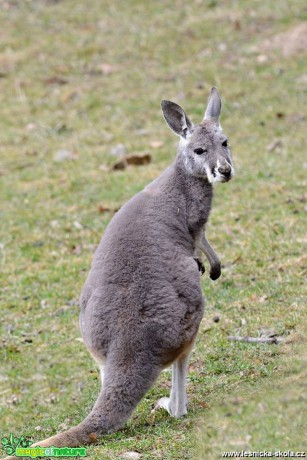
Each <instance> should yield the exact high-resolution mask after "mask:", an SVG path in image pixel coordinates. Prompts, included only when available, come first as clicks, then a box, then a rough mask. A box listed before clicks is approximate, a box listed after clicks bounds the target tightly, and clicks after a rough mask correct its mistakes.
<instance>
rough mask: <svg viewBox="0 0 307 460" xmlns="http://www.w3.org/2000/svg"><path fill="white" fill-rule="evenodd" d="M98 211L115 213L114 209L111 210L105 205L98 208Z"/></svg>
mask: <svg viewBox="0 0 307 460" xmlns="http://www.w3.org/2000/svg"><path fill="white" fill-rule="evenodd" d="M98 211H99V212H101V213H103V212H110V211H113V209H111V208H110V207H109V206H106V205H104V204H100V205H99V206H98Z"/></svg>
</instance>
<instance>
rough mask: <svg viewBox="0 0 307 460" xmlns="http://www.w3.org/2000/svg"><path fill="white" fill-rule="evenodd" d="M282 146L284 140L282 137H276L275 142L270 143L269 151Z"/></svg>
mask: <svg viewBox="0 0 307 460" xmlns="http://www.w3.org/2000/svg"><path fill="white" fill-rule="evenodd" d="M281 146H282V140H281V139H275V140H274V141H273V142H271V143H270V144H269V145H267V148H266V149H267V151H268V152H274V150H276V149H277V148H278V147H281Z"/></svg>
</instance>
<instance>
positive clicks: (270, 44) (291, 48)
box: [260, 22, 307, 57]
mask: <svg viewBox="0 0 307 460" xmlns="http://www.w3.org/2000/svg"><path fill="white" fill-rule="evenodd" d="M260 49H261V51H265V52H270V51H273V50H278V51H280V52H281V53H282V54H283V55H284V56H285V57H291V56H296V55H297V54H299V53H304V52H305V53H306V51H307V22H302V23H301V24H297V25H296V26H294V27H291V29H288V30H287V31H286V32H282V33H280V34H277V35H273V36H272V37H271V38H269V39H267V40H265V41H264V42H263V44H262V45H261V46H260Z"/></svg>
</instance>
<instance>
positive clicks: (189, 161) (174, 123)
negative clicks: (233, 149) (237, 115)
mask: <svg viewBox="0 0 307 460" xmlns="http://www.w3.org/2000/svg"><path fill="white" fill-rule="evenodd" d="M161 107H162V112H163V115H164V118H165V120H166V122H167V124H168V126H169V127H170V128H171V130H172V131H174V132H175V134H177V135H178V136H180V143H179V151H178V155H179V156H180V157H182V158H183V160H184V165H185V168H186V170H187V172H188V173H189V174H191V175H193V176H197V177H206V178H207V180H208V182H210V183H214V182H228V181H229V180H230V179H231V178H232V177H233V175H234V168H233V164H232V160H231V153H230V150H229V146H228V140H227V137H226V136H225V134H224V133H223V130H222V127H221V125H220V123H219V116H220V113H221V107H222V104H221V98H220V95H219V93H218V90H217V89H216V88H212V89H211V93H210V96H209V100H208V104H207V108H206V111H205V116H204V119H203V120H202V122H201V123H200V124H198V125H193V123H192V122H191V121H190V120H189V118H188V117H187V115H186V114H185V112H184V110H183V109H182V108H181V107H180V106H179V105H178V104H175V103H174V102H171V101H162V102H161Z"/></svg>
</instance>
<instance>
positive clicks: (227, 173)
mask: <svg viewBox="0 0 307 460" xmlns="http://www.w3.org/2000/svg"><path fill="white" fill-rule="evenodd" d="M218 172H219V173H220V174H223V176H226V177H229V176H230V174H231V167H230V165H228V164H224V165H222V166H219V168H218Z"/></svg>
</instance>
